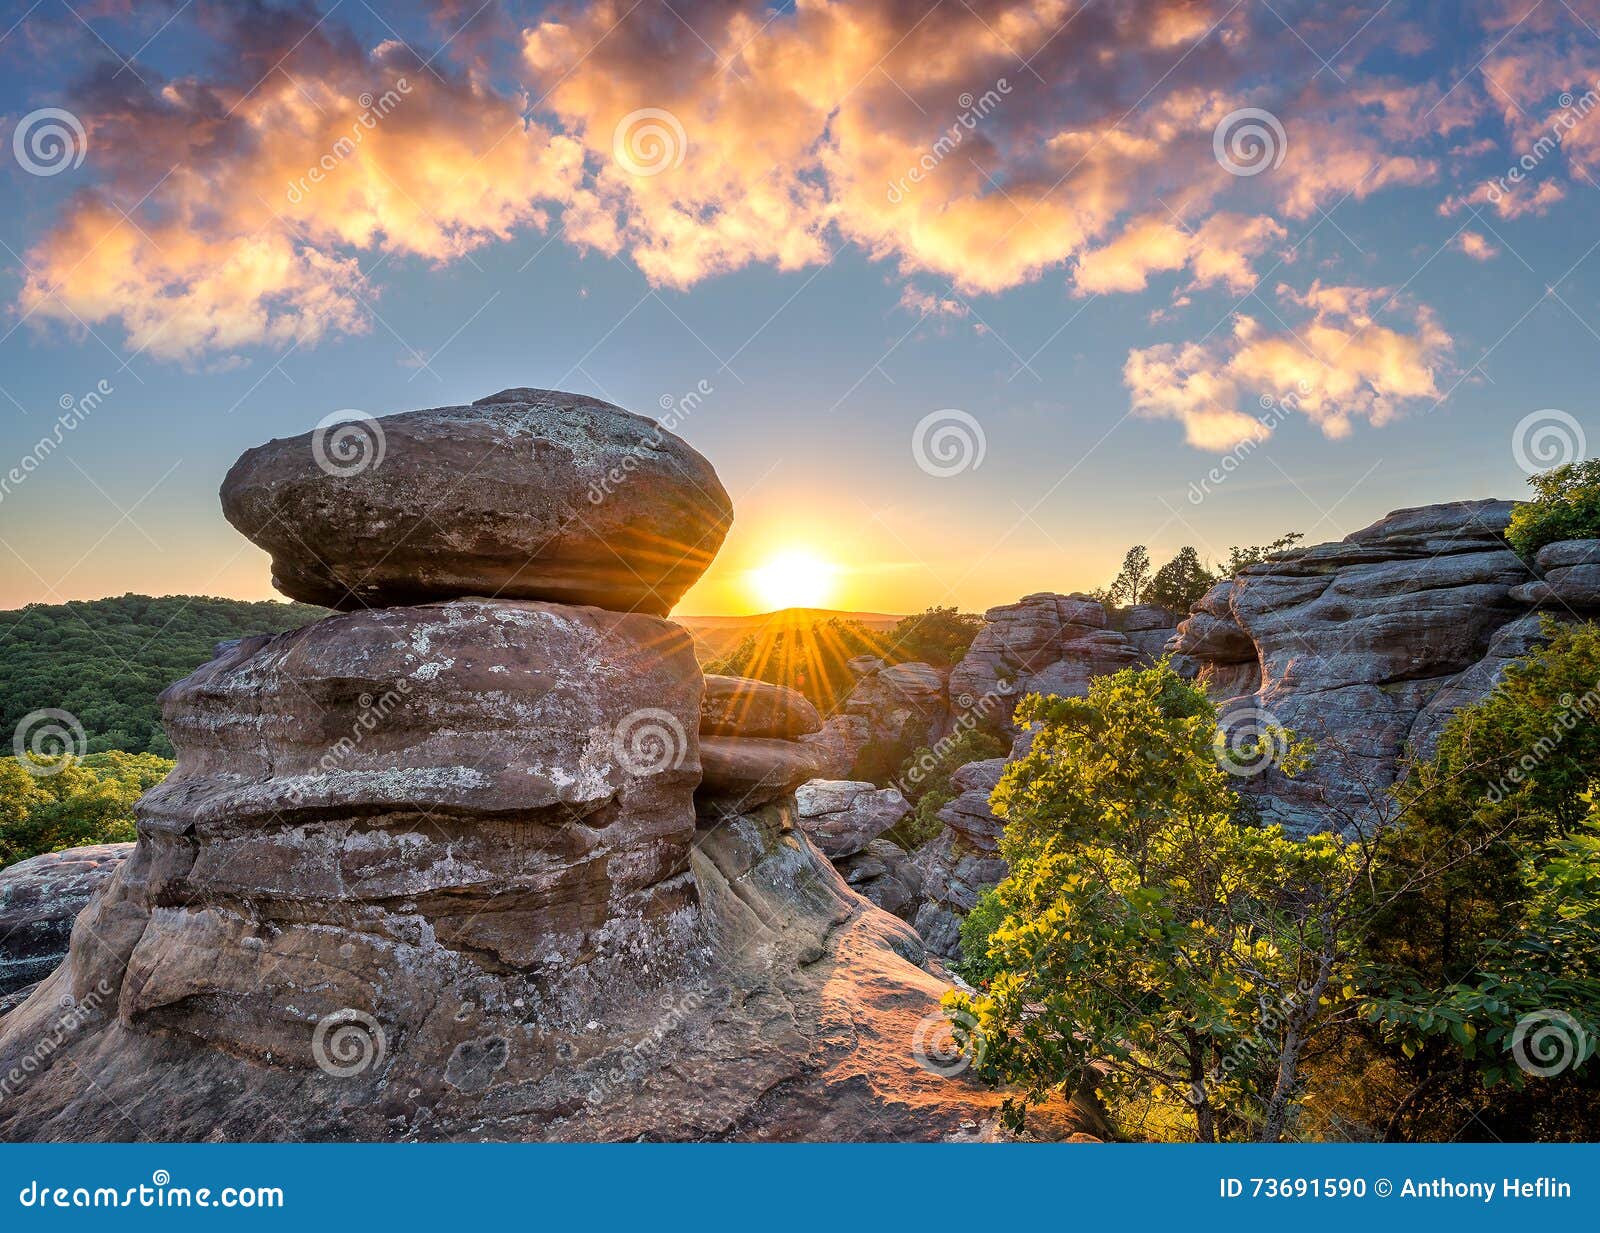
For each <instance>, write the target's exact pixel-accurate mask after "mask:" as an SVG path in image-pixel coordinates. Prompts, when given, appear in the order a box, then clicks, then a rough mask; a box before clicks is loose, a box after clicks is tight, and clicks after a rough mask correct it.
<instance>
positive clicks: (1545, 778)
mask: <svg viewBox="0 0 1600 1233" xmlns="http://www.w3.org/2000/svg"><path fill="white" fill-rule="evenodd" d="M1545 635H1546V637H1547V638H1548V639H1549V641H1548V642H1547V643H1546V645H1544V646H1542V647H1540V648H1539V649H1537V650H1535V651H1534V652H1533V653H1532V654H1530V655H1529V656H1528V657H1527V658H1526V659H1525V660H1523V661H1521V662H1520V663H1517V664H1514V665H1512V666H1511V667H1510V668H1508V669H1507V671H1506V673H1505V676H1504V679H1503V680H1502V682H1501V684H1500V685H1499V686H1498V687H1497V688H1496V689H1495V690H1494V692H1493V693H1491V694H1490V695H1489V696H1488V697H1486V698H1484V699H1483V700H1482V701H1480V702H1479V703H1477V704H1476V705H1474V706H1472V707H1469V708H1467V709H1465V710H1462V711H1460V712H1458V713H1457V714H1456V715H1455V716H1454V717H1453V718H1452V719H1451V721H1450V722H1449V724H1447V725H1446V727H1445V730H1444V732H1443V733H1442V735H1441V737H1440V739H1439V743H1438V748H1437V750H1436V752H1435V754H1434V756H1433V757H1432V758H1429V759H1426V760H1424V761H1420V762H1418V763H1417V764H1416V765H1415V766H1413V767H1412V768H1411V769H1410V772H1409V774H1408V775H1407V777H1406V778H1405V780H1404V781H1403V782H1402V784H1401V785H1400V786H1399V788H1398V789H1397V797H1398V798H1399V800H1400V801H1401V803H1402V804H1403V806H1404V808H1405V809H1406V811H1407V812H1406V818H1405V826H1404V827H1403V829H1401V830H1400V832H1399V834H1398V836H1397V838H1396V840H1395V841H1394V843H1393V845H1392V846H1391V848H1390V851H1389V855H1388V859H1387V860H1386V861H1385V863H1384V865H1383V867H1381V868H1380V869H1379V870H1378V875H1379V876H1378V877H1377V878H1376V879H1375V881H1374V884H1373V888H1372V894H1373V897H1374V899H1375V901H1376V903H1377V905H1378V906H1377V913H1376V916H1375V920H1374V925H1373V928H1372V929H1371V931H1370V933H1369V936H1368V938H1367V942H1366V955H1365V959H1366V963H1367V970H1366V972H1365V974H1364V977H1363V984H1364V987H1365V989H1366V992H1367V999H1368V1004H1367V1018H1368V1020H1369V1022H1370V1023H1371V1025H1372V1029H1373V1036H1374V1040H1375V1042H1376V1044H1377V1045H1378V1047H1380V1048H1381V1049H1384V1050H1387V1051H1389V1063H1390V1064H1391V1066H1392V1067H1393V1068H1395V1069H1396V1070H1397V1071H1399V1072H1402V1073H1404V1074H1405V1075H1407V1076H1408V1077H1409V1082H1410V1084H1411V1085H1415V1086H1417V1087H1418V1088H1420V1089H1426V1091H1427V1092H1428V1094H1429V1096H1430V1100H1429V1102H1427V1103H1420V1104H1413V1105H1412V1106H1409V1107H1408V1108H1407V1109H1405V1110H1400V1111H1398V1112H1397V1113H1393V1114H1390V1115H1389V1120H1390V1121H1391V1122H1392V1123H1393V1124H1394V1128H1393V1133H1394V1134H1395V1135H1396V1136H1397V1137H1410V1136H1411V1135H1414V1134H1419V1133H1422V1134H1425V1133H1426V1132H1427V1128H1428V1127H1427V1122H1428V1119H1429V1117H1430V1116H1433V1115H1435V1113H1436V1110H1437V1109H1438V1108H1440V1107H1441V1102H1450V1103H1452V1104H1453V1106H1454V1107H1457V1108H1462V1107H1464V1108H1469V1109H1471V1110H1473V1111H1474V1112H1475V1113H1476V1114H1477V1116H1479V1118H1480V1119H1482V1120H1483V1124H1485V1125H1492V1124H1493V1123H1494V1121H1495V1119H1496V1118H1498V1117H1501V1116H1506V1117H1513V1116H1514V1117H1515V1118H1520V1117H1521V1114H1520V1113H1517V1112H1516V1111H1515V1104H1516V1099H1515V1097H1514V1096H1509V1095H1505V1094H1503V1093H1502V1094H1498V1095H1497V1094H1493V1093H1490V1092H1489V1091H1488V1089H1491V1088H1497V1087H1500V1086H1504V1087H1509V1088H1511V1089H1513V1090H1515V1089H1520V1088H1522V1087H1523V1086H1524V1085H1525V1083H1526V1082H1527V1079H1528V1072H1526V1071H1524V1070H1523V1069H1521V1068H1519V1067H1518V1066H1516V1065H1515V1064H1513V1059H1512V1057H1511V1049H1512V1045H1513V1043H1514V1040H1515V1035H1516V1027H1517V1024H1518V1022H1519V1021H1520V1020H1522V1019H1523V1018H1524V1017H1526V1016H1531V1017H1533V1018H1535V1019H1537V1018H1538V1017H1540V1016H1544V1017H1545V1018H1549V1017H1551V1016H1552V1015H1554V1014H1559V1015H1562V1016H1566V1017H1567V1019H1568V1020H1570V1021H1571V1022H1573V1023H1576V1024H1577V1025H1578V1027H1579V1035H1580V1036H1581V1037H1582V1038H1585V1039H1587V1040H1588V1042H1589V1043H1590V1045H1592V1044H1593V1042H1594V1041H1595V1040H1596V1039H1600V909H1597V904H1600V899H1597V897H1596V890H1597V889H1600V820H1597V811H1596V808H1595V804H1594V797H1593V794H1592V792H1591V791H1590V789H1591V785H1592V782H1593V780H1594V779H1595V777H1596V776H1597V774H1600V627H1597V626H1595V625H1590V624H1578V625H1558V624H1556V623H1554V622H1549V623H1547V624H1546V627H1545ZM1579 1052H1580V1053H1583V1051H1582V1050H1580V1051H1579ZM1586 1056H1587V1055H1586V1053H1583V1056H1577V1057H1574V1058H1573V1059H1572V1067H1573V1068H1574V1069H1573V1072H1572V1073H1569V1074H1565V1075H1564V1076H1563V1078H1562V1079H1561V1082H1562V1083H1564V1084H1567V1085H1568V1086H1575V1087H1579V1088H1582V1089H1584V1090H1585V1091H1587V1092H1588V1093H1589V1095H1588V1098H1587V1104H1586V1105H1585V1103H1584V1102H1582V1101H1580V1102H1576V1103H1575V1104H1574V1105H1573V1109H1572V1115H1573V1116H1576V1117H1580V1118H1587V1119H1590V1120H1589V1122H1588V1123H1587V1124H1590V1125H1592V1124H1593V1123H1594V1120H1595V1119H1600V1092H1597V1091H1596V1090H1595V1089H1596V1078H1597V1076H1596V1074H1595V1068H1589V1069H1588V1070H1587V1071H1585V1072H1579V1071H1577V1070H1576V1067H1577V1065H1578V1063H1580V1062H1582V1061H1583V1060H1584V1058H1585V1057H1586ZM1546 1132H1547V1133H1555V1134H1560V1133H1561V1128H1560V1127H1547V1128H1546Z"/></svg>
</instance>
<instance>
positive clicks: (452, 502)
mask: <svg viewBox="0 0 1600 1233" xmlns="http://www.w3.org/2000/svg"><path fill="white" fill-rule="evenodd" d="M347 444H348V445H351V447H352V449H353V453H351V455H350V456H349V457H346V454H345V452H344V449H343V447H344V446H346V445H347ZM222 507H223V512H224V513H225V514H226V515H227V518H228V521H229V522H231V523H232V524H233V525H234V526H235V527H237V528H238V529H239V530H240V531H242V532H243V533H244V534H245V535H246V536H248V537H249V538H250V539H251V540H253V541H254V542H255V543H256V544H258V545H259V546H260V547H262V548H264V549H265V550H266V551H267V552H269V553H270V554H271V555H272V569H273V582H274V585H276V586H277V588H278V589H279V590H280V591H282V592H283V593H284V594H286V595H289V596H291V597H293V598H294V599H299V600H304V601H306V602H307V603H313V604H324V605H326V606H328V607H330V608H338V609H347V610H348V609H356V608H363V607H373V606H379V605H386V604H411V603H419V602H425V601H428V600H438V599H455V598H458V597H461V596H466V595H487V596H495V597H500V598H506V599H536V600H551V601H555V602H558V603H567V604H593V605H597V606H600V607H604V608H614V609H618V610H620V611H634V610H637V611H640V612H646V613H653V614H656V615H665V614H666V613H667V612H668V611H670V610H671V608H672V606H673V604H675V603H676V602H677V601H678V599H679V597H680V596H682V594H683V593H684V592H685V591H686V590H688V588H689V587H690V586H691V585H692V584H693V583H694V582H695V580H696V579H697V578H699V577H700V575H701V574H702V573H703V572H704V571H705V568H706V566H707V565H709V564H710V562H711V559H712V557H713V556H715V555H716V552H717V549H718V547H719V546H720V545H721V543H722V540H723V537H724V536H725V535H726V534H727V531H728V527H729V525H730V523H731V520H732V517H733V511H732V506H731V504H730V503H729V500H728V495H727V493H726V492H725V491H724V490H723V488H722V485H721V483H720V482H719V481H718V479H717V475H716V472H715V471H714V470H713V469H712V467H711V464H710V463H708V462H707V461H706V460H705V459H704V458H702V457H701V456H700V455H699V454H697V453H696V452H695V451H694V450H692V449H691V448H690V447H689V446H688V445H686V444H685V443H684V442H683V441H681V440H680V439H679V438H677V437H676V436H674V435H673V434H672V433H670V432H667V431H666V430H665V429H663V428H661V427H660V426H658V425H657V424H656V423H655V421H654V420H650V419H646V418H645V417H643V416H639V415H634V414H632V413H630V412H628V411H624V410H622V408H620V407H615V406H612V405H611V404H610V403H607V402H602V401H600V400H599V399H597V398H588V397H585V396H584V395H581V394H566V393H562V392H560V391H556V390H535V389H513V390H503V391H501V392H500V393H498V394H494V395H491V396H490V397H488V398H484V399H480V400H478V401H477V402H475V403H473V404H472V405H471V406H469V407H436V408H432V409H429V410H425V411H409V412H405V413H403V414H400V415H390V416H385V417H384V418H382V419H380V420H376V421H370V420H369V421H361V422H358V424H357V425H356V427H354V428H351V427H349V426H343V427H335V428H333V429H332V430H326V431H323V432H318V433H304V434H302V435H300V436H298V437H289V438H285V439H280V440H276V441H273V442H271V443H269V444H267V445H263V446H258V447H257V448H255V449H253V450H250V451H248V452H247V453H246V454H245V455H244V456H243V457H242V458H240V459H239V461H238V462H237V463H236V464H234V467H233V469H232V470H231V471H229V472H228V476H227V478H226V479H225V480H224V481H223V484H222Z"/></svg>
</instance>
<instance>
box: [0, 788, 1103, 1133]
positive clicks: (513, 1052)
mask: <svg viewBox="0 0 1600 1233" xmlns="http://www.w3.org/2000/svg"><path fill="white" fill-rule="evenodd" d="M692 870H693V876H694V880H695V883H696V884H697V886H698V887H699V891H700V899H701V910H700V913H699V917H698V921H697V923H696V925H695V927H694V928H693V929H692V930H691V931H690V932H689V933H688V934H687V935H686V936H685V937H684V938H682V939H681V941H680V943H679V945H677V946H676V947H675V948H673V949H671V950H651V951H647V952H641V953H638V954H635V955H632V956H626V957H624V956H617V957H613V958H610V959H608V960H606V961H603V962H602V963H597V964H591V965H587V966H586V967H585V968H584V969H580V970H579V971H577V972H576V973H574V974H572V977H571V979H569V980H568V981H566V982H565V983H564V984H562V985H561V986H560V987H557V988H551V987H550V986H548V985H546V984H544V983H542V982H532V981H529V980H528V979H527V977H526V974H525V973H523V972H521V971H518V970H501V971H498V972H496V973H494V975H493V978H492V980H491V979H487V977H485V978H482V979H480V980H479V981H478V982H477V983H475V984H474V983H470V982H468V983H459V984H458V983H450V984H447V985H444V986H441V987H437V988H434V989H433V993H434V994H435V999H436V1005H435V1006H434V1008H433V1009H432V1010H431V1011H430V1013H429V1014H428V1015H427V1016H426V1017H425V1018H424V1019H423V1020H422V1021H420V1022H410V1021H408V1022H406V1023H404V1024H402V1023H398V1022H396V1021H394V1020H385V1019H384V1018H382V1017H379V1016H373V1017H372V1019H371V1020H370V1021H363V1020H360V1019H353V1018H347V1019H344V1020H339V1021H337V1022H336V1025H335V1027H334V1028H333V1030H332V1031H330V1032H328V1033H327V1034H326V1035H325V1036H324V1037H322V1038H320V1040H321V1043H320V1044H319V1043H318V1040H319V1037H318V1035H317V1028H316V1026H315V1024H314V1023H312V1022H310V1021H307V1022H305V1023H303V1024H302V1025H301V1030H300V1032H299V1033H298V1034H297V1037H296V1039H294V1040H293V1041H292V1042H291V1041H284V1042H283V1043H282V1045H281V1047H280V1050H279V1051H276V1052H273V1053H272V1054H270V1055H263V1054H261V1053H258V1052H253V1051H252V1052H241V1051H236V1050H224V1049H219V1048H211V1047H208V1046H207V1045H206V1044H205V1043H203V1042H202V1041H200V1040H197V1039H196V1038H194V1037H193V1036H191V1035H189V1034H188V1033H185V1032H181V1031H172V1032H151V1031H147V1030H141V1029H140V1027H139V1026H138V1025H136V1024H133V1023H130V1022H128V1021H127V1020H126V1019H125V1018H124V1017H122V1015H121V1014H120V1013H116V1012H113V1011H109V1010H104V1009H100V1010H97V1009H96V1008H95V1007H96V1003H95V1002H94V1001H93V1000H92V995H91V1000H89V1001H85V1000H84V999H82V998H80V999H79V1001H78V1003H77V1004H76V1005H75V1006H74V1007H72V1008H71V1009H70V1010H63V1008H62V1004H61V998H62V997H63V996H64V995H67V994H68V993H69V991H70V990H72V989H73V988H74V987H75V986H76V985H77V983H78V981H79V973H78V972H77V971H76V970H75V959H69V960H68V962H67V963H66V965H64V966H63V967H62V968H61V969H60V970H58V971H57V972H56V973H55V974H54V975H52V976H51V977H50V978H49V979H48V980H47V981H46V982H45V984H44V985H43V986H41V987H40V989H39V990H38V992H37V993H36V995H35V996H33V997H31V998H30V999H29V1000H28V1001H27V1002H26V1003H25V1004H24V1005H23V1006H22V1007H20V1008H19V1009H18V1010H16V1011H14V1012H13V1013H12V1014H11V1015H10V1016H8V1017H7V1018H6V1019H5V1020H3V1021H0V1068H6V1067H9V1066H10V1065H11V1064H12V1060H13V1059H14V1058H15V1057H16V1056H17V1054H16V1050H17V1049H18V1048H19V1047H20V1046H22V1045H24V1044H25V1045H27V1047H30V1048H31V1047H32V1042H33V1041H35V1040H37V1039H39V1038H40V1037H41V1036H43V1035H46V1034H51V1033H56V1032H57V1026H58V1022H59V1021H61V1020H62V1019H63V1017H64V1016H66V1015H71V1016H73V1017H74V1019H73V1022H74V1025H75V1026H73V1027H72V1029H71V1030H68V1031H66V1032H64V1033H61V1035H62V1040H63V1043H62V1045H61V1046H60V1047H59V1048H58V1049H56V1050H54V1051H53V1052H52V1053H51V1054H50V1055H49V1057H48V1058H46V1059H45V1061H44V1064H43V1066H42V1067H41V1068H40V1069H39V1071H38V1072H37V1073H36V1074H35V1075H34V1076H33V1077H32V1078H31V1080H30V1081H29V1082H27V1083H26V1084H24V1085H22V1086H21V1087H20V1088H19V1090H18V1091H16V1092H15V1093H14V1094H13V1095H11V1096H10V1097H9V1098H8V1100H7V1101H5V1102H4V1103H0V1134H3V1135H4V1136H5V1137H6V1138H11V1139H39V1138H49V1139H119V1138H123V1139H126V1138H134V1137H140V1138H149V1139H155V1140H180V1139H208V1140H221V1141H227V1140H238V1139H269V1140H272V1139H288V1140H304V1139H311V1140H350V1139H387V1140H440V1139H498V1140H528V1139H545V1140H577V1141H596V1140H599V1141H628V1140H635V1139H640V1138H643V1139H670V1140H684V1139H742V1140H779V1141H793V1140H851V1139H880V1140H937V1139H946V1140H961V1139H967V1140H972V1139H992V1138H999V1137H1003V1135H1002V1134H1001V1132H1000V1130H999V1129H998V1117H997V1113H998V1107H999V1100H1000V1094H998V1093H993V1092H989V1091H987V1090H985V1089H983V1088H982V1087H981V1086H979V1085H978V1084H977V1083H976V1082H975V1081H974V1080H972V1079H971V1077H970V1075H964V1074H957V1075H953V1076H952V1075H950V1074H949V1073H948V1072H944V1073H941V1072H939V1071H938V1069H937V1068H934V1069H925V1068H924V1066H923V1065H921V1064H919V1061H918V1057H917V1055H916V1052H915V1050H916V1049H917V1047H918V1046H919V1045H921V1046H922V1047H923V1048H924V1050H927V1049H928V1047H929V1044H930V1037H931V1039H932V1042H933V1043H937V1037H936V1036H932V1034H931V1031H930V1024H936V1023H937V1022H938V1021H939V1018H940V1017H941V1016H939V1011H938V999H939V996H940V995H941V994H942V992H943V991H944V989H945V987H946V986H945V985H944V984H943V982H941V981H939V980H938V979H936V978H935V977H933V976H931V975H929V974H928V973H927V972H925V971H922V970H920V969H919V968H917V967H916V966H914V963H913V962H912V960H913V959H915V958H916V957H918V956H920V954H921V945H920V943H919V942H918V940H917V938H916V935H915V934H914V933H912V932H911V930H910V929H909V928H907V927H906V926H905V925H904V924H903V923H901V922H899V921H897V920H895V919H894V918H893V917H891V916H889V915H888V914H887V913H884V912H882V911H880V910H879V909H877V908H875V907H873V906H871V905H870V904H868V903H867V902H866V901H865V900H863V899H862V898H860V897H859V896H857V895H855V894H854V893H853V892H851V891H850V889H849V888H848V887H847V886H846V885H845V883H844V882H843V880H842V879H841V878H840V877H839V875H838V874H837V873H836V872H835V871H834V870H833V868H832V867H831V866H830V865H829V864H828V863H827V861H825V860H824V859H823V858H822V857H821V856H820V854H818V853H817V852H816V850H815V849H814V848H812V847H811V846H810V844H809V843H808V842H807V841H806V840H805V838H804V837H803V835H801V834H800V833H799V832H798V830H797V829H796V827H795V825H794V816H793V807H792V805H787V804H777V805H771V806H767V807H765V808H763V809H760V810H757V811H755V812H754V813H752V814H750V815H747V816H743V817H730V818H728V819H726V820H724V821H723V822H721V823H719V824H718V825H716V826H714V827H712V828H710V829H708V830H705V831H702V832H701V833H700V835H699V837H698V838H697V840H696V842H695V845H694V850H693V854H692ZM340 936H343V937H345V938H346V939H347V940H353V939H355V938H357V937H359V934H358V933H343V934H341V933H338V932H335V933H334V934H333V936H332V937H330V939H329V940H330V944H331V943H332V942H333V941H334V939H336V938H338V937H340ZM333 954H334V952H333V951H330V952H329V956H330V958H332V957H333ZM662 954H669V955H670V956H671V957H672V960H673V961H672V963H671V964H670V965H666V966H662V967H653V966H650V965H649V960H650V959H651V958H653V957H658V956H660V955H662ZM908 957H909V958H908ZM348 962H349V960H348V959H347V960H346V963H348ZM329 970H330V972H331V971H334V970H336V969H334V968H332V967H330V969H329ZM264 971H266V972H268V973H270V972H271V968H270V967H268V968H265V969H264ZM418 975H420V973H419V974H418ZM269 978H270V977H269ZM318 998H319V994H318V990H317V987H315V986H311V987H306V988H302V989H299V990H297V991H296V992H295V993H294V994H293V995H292V999H290V1000H292V1002H293V1003H295V1004H299V1003H301V1002H308V1003H309V1002H312V1001H316V1000H318ZM341 1032H342V1033H343V1035H341V1034H340V1033H341ZM1029 1123H1030V1127H1033V1128H1034V1133H1036V1134H1039V1135H1040V1136H1042V1137H1051V1138H1066V1137H1070V1136H1071V1135H1073V1134H1082V1133H1084V1132H1088V1133H1090V1134H1097V1135H1103V1134H1105V1133H1106V1132H1105V1127H1104V1124H1103V1122H1101V1121H1100V1120H1099V1119H1098V1118H1097V1117H1096V1116H1095V1115H1094V1114H1093V1113H1092V1112H1091V1111H1089V1110H1088V1109H1087V1108H1086V1107H1084V1106H1080V1105H1068V1104H1064V1103H1062V1102H1053V1103H1051V1104H1049V1105H1047V1106H1046V1107H1045V1108H1044V1109H1042V1110H1040V1111H1039V1114H1038V1115H1037V1116H1035V1114H1034V1113H1032V1112H1030V1115H1029Z"/></svg>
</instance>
